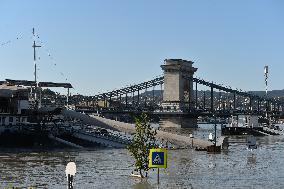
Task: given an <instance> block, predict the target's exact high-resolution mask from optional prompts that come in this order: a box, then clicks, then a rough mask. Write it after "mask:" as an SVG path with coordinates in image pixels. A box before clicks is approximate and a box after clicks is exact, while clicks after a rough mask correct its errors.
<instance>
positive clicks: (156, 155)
mask: <svg viewBox="0 0 284 189" xmlns="http://www.w3.org/2000/svg"><path fill="white" fill-rule="evenodd" d="M149 167H151V168H167V151H166V149H163V148H160V149H150V157H149Z"/></svg>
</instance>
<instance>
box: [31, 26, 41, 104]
mask: <svg viewBox="0 0 284 189" xmlns="http://www.w3.org/2000/svg"><path fill="white" fill-rule="evenodd" d="M33 38H34V43H33V46H32V47H33V49H34V68H35V70H34V76H35V101H36V100H37V96H36V92H37V79H36V77H37V74H36V69H37V68H36V48H37V47H41V46H40V45H36V42H35V29H34V28H33Z"/></svg>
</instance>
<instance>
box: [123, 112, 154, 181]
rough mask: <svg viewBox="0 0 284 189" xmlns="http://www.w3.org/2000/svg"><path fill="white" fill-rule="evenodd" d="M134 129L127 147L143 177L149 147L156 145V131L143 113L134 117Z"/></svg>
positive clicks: (147, 168) (146, 166) (147, 161)
mask: <svg viewBox="0 0 284 189" xmlns="http://www.w3.org/2000/svg"><path fill="white" fill-rule="evenodd" d="M135 130H136V132H135V134H134V136H133V139H132V141H131V144H130V145H129V146H128V147H127V148H128V150H129V152H130V153H131V155H132V156H133V157H134V159H135V167H136V169H137V170H138V171H139V173H140V175H141V177H142V178H143V177H145V176H147V171H148V170H149V167H148V163H149V152H150V149H151V148H157V147H158V146H157V144H156V134H157V131H156V130H154V129H153V128H151V126H150V120H149V117H148V116H147V114H145V113H142V114H141V115H140V116H138V117H136V118H135ZM144 173H146V174H145V175H144Z"/></svg>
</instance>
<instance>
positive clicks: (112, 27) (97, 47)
mask: <svg viewBox="0 0 284 189" xmlns="http://www.w3.org/2000/svg"><path fill="white" fill-rule="evenodd" d="M283 20H284V1H281V0H278V1H275V0H269V1H268V0H266V1H263V0H249V1H248V0H238V1H228V0H200V1H197V0H196V1H193V0H176V1H172V0H154V1H153V0H143V1H138V0H89V1H88V0H80V1H79V0H77V1H75V0H60V1H55V0H54V1H46V0H27V1H22V0H0V80H4V79H6V78H10V79H25V80H33V79H34V76H33V73H34V70H33V69H34V65H33V64H34V63H33V49H32V43H33V40H34V39H35V40H36V42H37V44H38V45H41V46H42V47H40V48H37V57H38V60H37V65H38V81H52V82H70V83H71V84H72V85H73V86H74V90H72V91H71V92H72V93H73V94H74V93H80V94H84V95H95V94H98V93H102V92H106V91H111V90H113V89H118V88H121V87H124V86H127V85H130V84H135V83H140V82H143V81H147V80H150V79H153V78H154V77H156V76H158V75H161V74H162V70H161V68H160V65H161V64H163V61H164V59H167V58H181V59H186V60H191V61H193V62H194V67H197V68H198V71H197V72H196V74H195V76H196V77H201V78H204V79H205V80H209V81H214V82H216V83H220V84H225V85H229V86H232V87H234V88H239V89H243V90H246V91H249V90H264V89H265V86H264V73H263V67H264V66H265V65H268V66H269V89H270V90H277V89H284V87H283V81H282V78H283V71H284V63H283V61H284V52H283V49H284V35H283V34H284V22H283ZM33 27H34V28H35V31H36V36H37V37H35V38H33V36H32V28H33Z"/></svg>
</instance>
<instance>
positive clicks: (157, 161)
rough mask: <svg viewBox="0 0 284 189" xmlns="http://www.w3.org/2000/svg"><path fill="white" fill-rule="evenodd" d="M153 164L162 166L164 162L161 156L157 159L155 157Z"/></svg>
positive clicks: (157, 156)
mask: <svg viewBox="0 0 284 189" xmlns="http://www.w3.org/2000/svg"><path fill="white" fill-rule="evenodd" d="M153 163H154V164H157V165H160V164H162V160H161V158H160V156H159V154H157V155H156V157H155V159H154V161H153Z"/></svg>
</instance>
